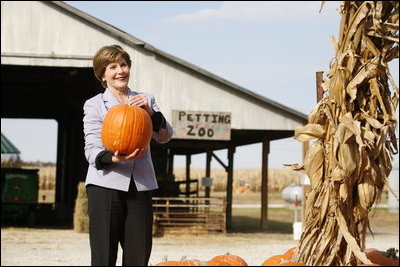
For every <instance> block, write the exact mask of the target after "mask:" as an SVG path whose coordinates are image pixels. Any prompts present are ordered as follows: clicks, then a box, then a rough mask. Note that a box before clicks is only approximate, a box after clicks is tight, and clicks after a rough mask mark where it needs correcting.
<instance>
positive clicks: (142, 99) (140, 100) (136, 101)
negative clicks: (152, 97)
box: [128, 94, 154, 117]
mask: <svg viewBox="0 0 400 267" xmlns="http://www.w3.org/2000/svg"><path fill="white" fill-rule="evenodd" d="M128 105H131V106H136V107H141V108H144V109H145V110H146V111H147V113H149V115H150V117H151V116H153V113H154V111H153V109H152V108H151V107H150V106H149V101H148V99H147V96H146V95H144V94H138V95H135V96H133V97H129V98H128Z"/></svg>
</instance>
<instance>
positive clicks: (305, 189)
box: [301, 71, 324, 225]
mask: <svg viewBox="0 0 400 267" xmlns="http://www.w3.org/2000/svg"><path fill="white" fill-rule="evenodd" d="M323 74H324V72H323V71H317V72H316V73H315V80H316V91H317V103H318V102H319V101H321V99H322V98H323V96H324V90H323V88H322V83H323V81H324V79H323ZM308 146H309V143H308V142H304V143H303V163H304V158H305V156H306V153H307V149H308ZM310 191H311V186H310V185H303V197H302V211H301V221H302V223H303V225H304V224H305V219H306V217H305V216H306V214H305V213H306V200H307V195H308V193H309V192H310Z"/></svg>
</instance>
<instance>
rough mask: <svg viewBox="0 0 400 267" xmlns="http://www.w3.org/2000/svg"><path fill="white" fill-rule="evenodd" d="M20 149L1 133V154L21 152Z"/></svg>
mask: <svg viewBox="0 0 400 267" xmlns="http://www.w3.org/2000/svg"><path fill="white" fill-rule="evenodd" d="M20 153H21V152H20V151H19V149H18V148H17V147H16V146H15V145H14V144H13V143H12V142H11V141H10V140H9V139H8V138H7V137H6V136H5V135H4V134H3V133H1V154H20Z"/></svg>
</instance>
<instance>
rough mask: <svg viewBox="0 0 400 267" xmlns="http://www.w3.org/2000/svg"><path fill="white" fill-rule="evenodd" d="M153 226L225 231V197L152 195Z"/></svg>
mask: <svg viewBox="0 0 400 267" xmlns="http://www.w3.org/2000/svg"><path fill="white" fill-rule="evenodd" d="M153 209H154V218H155V219H154V223H155V226H156V227H157V228H159V229H161V230H163V231H165V230H167V231H168V230H180V229H181V230H183V229H190V230H191V231H196V230H198V231H213V232H215V231H218V232H224V233H225V232H226V200H225V198H202V197H154V198H153Z"/></svg>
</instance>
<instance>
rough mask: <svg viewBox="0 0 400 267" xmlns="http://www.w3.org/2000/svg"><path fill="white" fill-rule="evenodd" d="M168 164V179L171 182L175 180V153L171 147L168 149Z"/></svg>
mask: <svg viewBox="0 0 400 267" xmlns="http://www.w3.org/2000/svg"><path fill="white" fill-rule="evenodd" d="M167 157H168V165H167V177H168V181H169V182H171V181H173V180H174V178H173V177H174V154H173V153H172V151H171V149H168V156H167Z"/></svg>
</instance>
